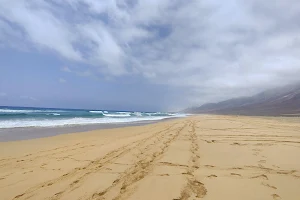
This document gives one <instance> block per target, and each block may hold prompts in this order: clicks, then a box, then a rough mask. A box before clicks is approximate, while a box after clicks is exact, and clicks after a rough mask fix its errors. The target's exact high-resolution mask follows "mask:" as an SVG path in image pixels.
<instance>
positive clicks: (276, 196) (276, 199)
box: [272, 194, 281, 200]
mask: <svg viewBox="0 0 300 200" xmlns="http://www.w3.org/2000/svg"><path fill="white" fill-rule="evenodd" d="M272 197H273V199H275V200H279V199H281V197H280V196H279V195H278V194H272Z"/></svg>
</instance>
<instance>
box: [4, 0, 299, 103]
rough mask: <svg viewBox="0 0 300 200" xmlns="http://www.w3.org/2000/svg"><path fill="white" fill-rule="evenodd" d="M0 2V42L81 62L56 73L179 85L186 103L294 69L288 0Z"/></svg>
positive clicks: (278, 79)
mask: <svg viewBox="0 0 300 200" xmlns="http://www.w3.org/2000/svg"><path fill="white" fill-rule="evenodd" d="M0 2H1V8H0V17H1V18H2V19H4V20H2V21H0V28H1V29H3V30H5V34H4V33H3V34H0V42H1V43H3V44H4V45H7V46H11V45H9V42H6V41H13V40H12V38H13V39H15V38H23V39H25V43H26V44H28V45H29V44H30V46H31V47H34V48H37V49H39V50H44V49H47V50H52V51H53V52H56V53H57V54H59V55H60V56H62V57H63V58H65V59H67V60H70V61H71V62H75V63H79V64H83V65H86V66H88V67H87V68H82V69H80V70H77V69H76V70H73V68H72V71H71V69H70V68H69V67H64V68H63V69H62V71H65V72H74V73H75V74H85V75H88V76H90V75H91V74H93V75H97V73H99V74H101V75H102V76H105V77H114V76H115V77H119V76H124V75H125V76H130V75H140V76H142V77H144V79H147V80H148V81H149V82H151V83H153V84H165V85H168V86H170V87H175V88H178V91H185V92H186V94H187V95H186V99H187V101H189V102H185V103H188V104H194V103H195V102H199V104H200V103H203V102H205V101H216V100H220V99H224V98H228V97H233V96H239V95H248V94H250V93H254V92H258V91H260V90H263V89H267V88H270V87H273V86H276V85H280V84H283V83H290V82H294V81H297V80H298V77H299V75H300V59H299V58H298V57H299V56H298V55H299V53H300V38H299V33H300V27H299V26H298V23H299V22H298V19H299V13H300V3H299V1H296V0H291V1H285V0H276V1H275V2H273V1H272V2H270V1H258V0H247V1H246V0H229V1H216V0H212V1H198V0H192V1H189V2H186V1H184V0H178V1H171V0H164V1H161V0H137V1H130V0H103V1H93V0H68V1H64V2H62V1H58V0H53V1H42V0H32V1H25V0H16V1H9V0H0ZM282 10H288V12H285V13H284V14H282ZM1 18H0V19H1ZM8 39H9V40H8ZM18 41H19V40H18ZM19 43H21V42H19Z"/></svg>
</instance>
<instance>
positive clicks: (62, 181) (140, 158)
mask: <svg viewBox="0 0 300 200" xmlns="http://www.w3.org/2000/svg"><path fill="white" fill-rule="evenodd" d="M299 133H300V125H299V124H298V123H295V122H289V120H286V119H285V120H280V118H278V119H277V118H255V117H238V116H209V115H203V116H193V117H188V118H184V119H176V120H172V121H166V122H161V123H157V124H151V125H145V126H140V127H126V128H117V129H110V130H99V131H91V132H86V133H76V134H67V135H60V136H55V137H49V138H43V139H35V140H28V141H18V142H5V143H0V146H1V153H0V199H4V200H6V199H15V200H22V199H53V200H54V199H91V200H92V199H116V200H122V199H149V200H150V199H170V200H184V199H208V200H209V199H249V200H250V199H270V200H272V199H299V197H300V191H299V189H298V186H299V185H300V161H299V159H298V157H299V155H300V134H299Z"/></svg>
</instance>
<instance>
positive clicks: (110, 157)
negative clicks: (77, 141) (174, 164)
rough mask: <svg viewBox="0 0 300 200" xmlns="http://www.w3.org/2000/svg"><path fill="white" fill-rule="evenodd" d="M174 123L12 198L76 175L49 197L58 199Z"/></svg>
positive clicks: (29, 195) (162, 132)
mask: <svg viewBox="0 0 300 200" xmlns="http://www.w3.org/2000/svg"><path fill="white" fill-rule="evenodd" d="M176 124H177V123H174V124H171V125H169V126H168V127H167V128H165V129H163V130H160V131H157V132H154V133H153V134H151V135H150V136H149V137H146V138H143V139H139V140H137V141H134V142H132V143H130V144H127V145H124V146H122V147H120V148H118V149H116V150H113V151H111V152H109V153H107V154H106V155H105V156H103V157H101V158H99V159H96V160H94V161H91V162H90V163H89V164H87V165H86V166H84V167H81V168H75V169H73V170H72V171H71V172H68V173H66V174H64V175H62V176H60V177H58V178H55V179H52V180H50V181H46V182H43V183H41V184H38V185H36V186H34V187H31V188H29V189H27V190H26V191H25V192H23V193H22V194H19V195H17V196H15V197H14V198H13V199H18V200H19V199H30V198H31V197H33V196H34V195H35V194H36V193H39V192H43V191H42V190H45V189H48V188H49V187H51V186H54V185H56V184H59V183H60V182H62V181H68V179H72V178H74V177H76V176H78V177H77V181H75V182H73V181H71V182H70V184H69V188H64V189H63V190H62V191H60V192H57V193H56V194H55V195H54V196H52V197H51V199H60V197H62V195H63V194H64V193H65V192H67V191H70V190H71V189H72V188H75V187H77V186H78V184H80V182H81V181H82V180H83V179H84V178H86V176H88V175H92V173H94V172H97V171H99V170H101V169H102V168H103V167H105V165H107V164H110V163H112V162H113V161H114V160H116V159H118V158H119V157H121V156H123V155H125V154H126V153H128V152H130V151H131V150H132V149H134V148H136V147H137V146H139V145H141V144H142V143H145V142H146V141H148V140H151V139H153V138H155V137H157V136H158V135H160V134H164V133H165V132H169V131H172V128H173V126H175V125H176Z"/></svg>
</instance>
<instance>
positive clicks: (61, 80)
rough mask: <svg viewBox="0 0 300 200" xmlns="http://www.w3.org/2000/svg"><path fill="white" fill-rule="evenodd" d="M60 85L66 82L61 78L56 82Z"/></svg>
mask: <svg viewBox="0 0 300 200" xmlns="http://www.w3.org/2000/svg"><path fill="white" fill-rule="evenodd" d="M58 81H59V82H60V83H65V82H67V81H66V80H65V79H63V78H59V80H58Z"/></svg>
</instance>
